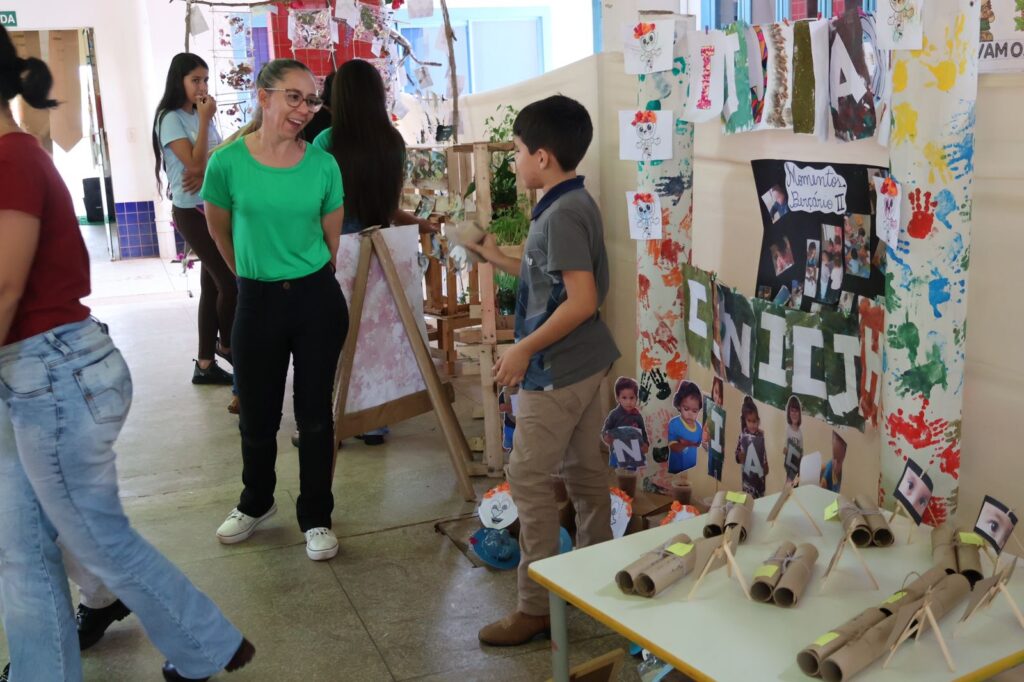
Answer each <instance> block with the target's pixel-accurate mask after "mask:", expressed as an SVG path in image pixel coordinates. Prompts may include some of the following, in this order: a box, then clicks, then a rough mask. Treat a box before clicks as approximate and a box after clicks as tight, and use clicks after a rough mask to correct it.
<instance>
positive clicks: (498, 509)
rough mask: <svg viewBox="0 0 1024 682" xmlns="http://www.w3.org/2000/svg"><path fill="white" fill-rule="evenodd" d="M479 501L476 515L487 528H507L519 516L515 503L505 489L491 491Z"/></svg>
mask: <svg viewBox="0 0 1024 682" xmlns="http://www.w3.org/2000/svg"><path fill="white" fill-rule="evenodd" d="M488 495H489V496H485V497H484V499H483V501H482V502H481V503H480V508H479V510H478V511H477V515H478V516H479V518H480V522H481V523H482V524H483V525H484V526H485V527H487V528H498V529H501V528H508V527H509V526H511V525H512V524H513V523H515V520H516V519H517V518H519V510H518V509H517V508H516V503H515V501H514V500H513V499H512V496H511V495H510V494H509V493H508V491H507V490H504V491H501V492H497V491H491V492H489V493H488Z"/></svg>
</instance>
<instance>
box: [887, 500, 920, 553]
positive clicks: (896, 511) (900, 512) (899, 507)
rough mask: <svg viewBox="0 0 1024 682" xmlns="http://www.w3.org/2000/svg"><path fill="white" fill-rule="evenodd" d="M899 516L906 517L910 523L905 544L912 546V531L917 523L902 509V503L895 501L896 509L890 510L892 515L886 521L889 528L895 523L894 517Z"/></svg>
mask: <svg viewBox="0 0 1024 682" xmlns="http://www.w3.org/2000/svg"><path fill="white" fill-rule="evenodd" d="M900 515H903V516H906V517H907V521H910V530H909V531H908V532H907V544H908V545H910V544H913V542H914V529H915V528H917V526H918V523H917V521H915V520H914V517H912V516H911V515H910V514H909V513H908V512H907V510H906V509H905V508H904V507H903V503H902V502H900V501H899V500H896V508H895V509H893V510H892V515H891V516H890V517H889V521H888V523H889V527H890V528H892V526H893V523H892V522H893V521H895V520H896V517H897V516H900Z"/></svg>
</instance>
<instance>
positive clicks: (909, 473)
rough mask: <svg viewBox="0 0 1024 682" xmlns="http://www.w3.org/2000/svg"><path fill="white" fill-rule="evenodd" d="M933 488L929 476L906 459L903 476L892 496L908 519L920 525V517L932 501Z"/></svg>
mask: <svg viewBox="0 0 1024 682" xmlns="http://www.w3.org/2000/svg"><path fill="white" fill-rule="evenodd" d="M933 487H934V486H933V484H932V479H931V476H929V475H928V474H927V473H925V472H924V471H922V470H921V467H920V466H919V465H918V463H917V462H915V461H914V460H912V459H909V458H908V459H907V466H906V468H904V469H903V476H901V477H900V482H899V483H898V484H897V485H896V490H894V491H893V493H892V494H893V497H895V498H896V499H897V500H898V501H899V502H900V504H902V505H903V508H904V509H906V510H907V513H908V514H910V518H912V519H914V523H916V524H917V525H921V517H923V516H924V512H925V509H927V508H928V502H929V501H930V500H931V499H932V489H933Z"/></svg>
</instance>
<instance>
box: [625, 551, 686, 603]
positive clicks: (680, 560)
mask: <svg viewBox="0 0 1024 682" xmlns="http://www.w3.org/2000/svg"><path fill="white" fill-rule="evenodd" d="M696 564H697V553H696V552H695V551H694V550H692V549H691V550H690V551H689V552H688V553H687V554H686V556H675V555H674V554H669V555H666V556H662V558H661V559H659V560H658V562H657V563H656V564H654V565H653V566H651V567H650V568H648V569H647V570H646V571H644V572H643V573H641V574H640V575H638V576H637V577H636V593H637V594H639V595H640V596H642V597H653V596H655V595H657V594H658V593H659V592H662V591H664V590H665V589H667V588H669V587H671V586H672V585H674V584H675V583H677V582H678V581H679V580H680V579H682V578H684V577H685V576H686V575H687V574H689V573H690V572H691V571H692V570H693V567H694V566H695V565H696Z"/></svg>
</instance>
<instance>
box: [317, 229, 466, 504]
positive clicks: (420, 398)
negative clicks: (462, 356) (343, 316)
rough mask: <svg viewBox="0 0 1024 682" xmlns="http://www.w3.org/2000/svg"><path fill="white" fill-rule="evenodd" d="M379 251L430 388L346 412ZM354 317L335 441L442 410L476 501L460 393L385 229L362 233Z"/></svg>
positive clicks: (339, 382) (341, 370)
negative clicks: (426, 337)
mask: <svg viewBox="0 0 1024 682" xmlns="http://www.w3.org/2000/svg"><path fill="white" fill-rule="evenodd" d="M374 254H376V256H377V261H378V262H379V263H380V265H381V269H382V270H383V271H384V279H385V280H386V281H387V283H388V288H389V289H390V290H391V296H392V297H393V298H394V300H395V305H396V307H397V308H398V314H399V315H400V316H401V318H402V326H403V327H405V335H406V338H408V340H409V345H410V346H411V347H412V351H413V354H414V355H415V356H416V365H417V366H418V367H419V370H420V374H421V375H422V376H423V383H425V384H426V386H427V388H426V390H425V391H420V392H418V393H414V394H412V395H408V396H405V397H403V398H399V399H397V400H392V401H391V402H388V403H385V404H384V405H379V406H376V407H372V408H369V409H366V410H361V411H359V412H356V413H354V414H350V415H346V414H345V405H346V404H347V401H348V388H349V381H350V380H351V378H352V366H353V363H354V362H355V357H356V345H357V343H358V339H359V327H360V324H361V321H362V317H363V301H364V299H365V298H366V288H367V285H368V283H369V278H370V261H371V256H373V255H374ZM349 320H351V323H350V326H349V332H348V338H349V339H350V340H351V341H350V342H349V343H346V344H345V348H344V350H343V351H342V354H341V361H340V362H338V371H337V374H336V376H335V383H334V386H335V402H334V440H335V443H338V444H339V445H340V443H341V440H342V439H343V438H344V437H345V436H350V435H355V434H359V433H363V432H364V431H367V430H369V429H373V428H378V427H380V426H382V425H384V424H393V423H395V422H399V421H402V420H405V419H409V418H411V417H414V416H416V415H419V414H423V413H424V412H429V411H431V410H433V411H434V413H435V414H436V415H437V421H438V422H439V424H440V426H441V431H442V432H443V433H444V438H445V440H446V441H447V443H448V455H449V457H450V458H451V461H452V469H453V470H454V471H455V478H456V480H457V482H458V484H459V490H460V491H461V492H462V496H463V497H464V498H465V499H466V501H467V502H472V501H475V500H476V493H475V492H474V491H473V486H472V484H471V483H470V481H469V465H470V464H471V463H472V454H471V453H470V451H469V445H468V444H467V443H466V436H465V434H464V433H463V432H462V427H460V426H459V422H458V420H457V419H456V417H455V411H454V410H453V409H452V400H453V399H454V392H453V391H452V387H451V384H443V383H441V378H440V377H439V376H438V374H437V368H436V367H434V363H433V361H432V360H431V358H430V350H429V349H428V348H427V345H426V343H425V342H424V341H423V336H422V335H421V334H420V330H419V325H418V324H417V322H416V318H415V316H414V315H413V312H412V308H410V307H409V302H408V301H407V300H406V298H405V290H404V288H403V287H402V281H401V278H400V277H399V275H398V270H397V269H396V268H395V262H394V261H393V260H392V258H391V251H390V250H389V249H388V245H387V242H385V241H384V237H383V236H382V235H381V233H380V229H379V228H376V227H374V228H370V229H369V230H365V231H364V232H362V233H361V241H360V245H359V263H358V265H357V267H356V279H355V285H354V286H353V291H352V300H351V301H350V308H349Z"/></svg>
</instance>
